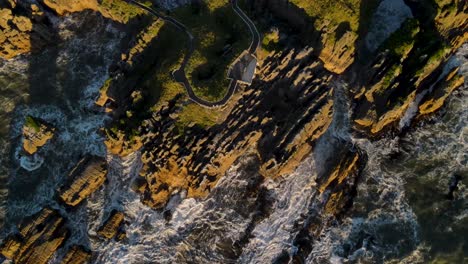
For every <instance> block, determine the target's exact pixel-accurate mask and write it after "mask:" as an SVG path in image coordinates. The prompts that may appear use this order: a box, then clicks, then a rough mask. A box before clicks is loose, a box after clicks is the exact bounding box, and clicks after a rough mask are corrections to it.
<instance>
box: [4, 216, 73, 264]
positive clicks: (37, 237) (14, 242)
mask: <svg viewBox="0 0 468 264" xmlns="http://www.w3.org/2000/svg"><path fill="white" fill-rule="evenodd" d="M18 230H19V233H18V234H14V235H11V236H9V237H7V238H6V239H5V240H4V242H3V245H2V246H1V251H0V252H1V254H2V255H3V256H5V257H6V258H8V259H11V260H12V261H14V263H31V264H42V263H44V264H45V263H48V261H49V259H50V258H51V257H52V255H53V254H54V253H55V252H56V251H57V249H58V248H59V247H61V246H62V245H63V244H64V243H65V241H66V239H67V238H68V234H69V231H68V229H67V228H66V227H65V219H64V218H63V217H62V216H61V215H60V214H59V213H58V212H57V211H55V210H53V209H49V208H44V209H42V210H41V211H40V212H38V213H37V214H35V215H33V216H31V217H30V218H29V219H25V220H24V221H23V222H22V223H21V224H20V225H19V226H18Z"/></svg>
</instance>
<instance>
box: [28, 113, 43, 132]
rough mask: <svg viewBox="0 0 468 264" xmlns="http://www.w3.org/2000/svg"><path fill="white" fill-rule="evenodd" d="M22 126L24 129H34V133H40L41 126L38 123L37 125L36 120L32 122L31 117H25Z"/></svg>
mask: <svg viewBox="0 0 468 264" xmlns="http://www.w3.org/2000/svg"><path fill="white" fill-rule="evenodd" d="M24 125H25V126H26V127H30V128H32V129H34V131H35V132H36V133H37V132H39V131H41V125H40V124H39V123H37V122H36V120H34V118H33V117H31V116H27V117H26V121H25V123H24Z"/></svg>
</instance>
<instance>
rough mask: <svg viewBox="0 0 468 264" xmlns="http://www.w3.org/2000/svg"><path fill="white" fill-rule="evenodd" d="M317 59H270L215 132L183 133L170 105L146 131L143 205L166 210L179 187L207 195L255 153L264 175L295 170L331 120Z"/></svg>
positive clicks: (308, 53) (288, 54) (309, 55)
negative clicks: (236, 164)
mask: <svg viewBox="0 0 468 264" xmlns="http://www.w3.org/2000/svg"><path fill="white" fill-rule="evenodd" d="M315 58H316V57H314V55H313V51H312V50H311V49H306V50H302V51H301V50H299V51H296V50H287V51H285V52H279V53H277V54H274V55H273V56H271V57H269V58H268V59H266V61H265V62H264V65H263V67H262V68H261V69H260V71H259V74H260V75H261V76H262V78H261V81H260V80H258V81H256V82H254V83H253V84H252V86H250V87H247V88H245V90H244V91H243V92H242V95H241V96H240V98H239V101H238V102H237V104H236V105H235V106H234V108H233V109H232V110H231V111H230V114H229V115H228V116H227V118H226V120H224V122H223V123H222V124H220V125H219V126H214V127H211V128H209V129H208V130H205V129H203V128H200V127H197V126H192V127H191V128H189V129H188V131H185V133H184V134H183V135H181V134H180V133H179V132H178V131H177V126H176V125H175V122H176V119H177V112H178V108H177V104H176V103H175V102H173V103H170V104H169V105H167V106H163V107H162V108H161V110H160V111H159V112H158V113H156V114H155V115H154V117H153V118H152V119H151V120H147V122H146V124H147V127H145V128H144V129H143V130H146V131H149V132H148V133H147V134H146V135H144V136H143V140H142V141H143V155H142V160H143V163H144V167H143V170H142V171H141V177H142V178H143V179H144V181H139V182H140V183H139V184H138V186H137V187H136V189H137V190H139V191H141V192H142V195H143V202H144V203H146V204H147V205H149V206H151V207H154V208H161V207H164V206H165V204H166V202H167V201H168V199H169V198H170V197H171V194H172V193H173V192H176V191H180V190H187V191H188V197H204V196H206V195H207V194H208V193H209V191H210V190H211V189H212V188H213V187H214V186H215V185H216V183H217V181H218V180H219V179H220V177H222V176H223V175H224V173H225V172H226V171H227V170H228V169H229V167H230V166H231V165H232V164H233V163H234V162H235V161H236V160H237V159H238V158H239V157H240V156H241V155H244V154H245V153H250V152H253V153H257V155H258V156H259V157H260V160H261V166H260V168H261V170H262V174H263V175H265V176H268V177H276V176H278V175H284V174H287V173H290V172H291V171H292V170H293V169H294V168H295V167H296V166H297V165H298V164H299V163H300V162H301V161H302V160H303V159H304V158H305V157H306V156H307V155H308V154H309V153H310V152H311V150H312V147H313V144H314V141H315V140H316V139H317V138H319V137H320V136H321V135H322V134H323V133H324V132H325V131H326V130H327V128H328V126H329V125H330V123H331V120H332V114H333V99H332V93H333V85H332V84H331V83H330V80H331V74H330V73H329V72H328V71H326V70H325V69H324V68H323V65H322V64H321V63H319V62H317V61H314V60H315ZM298 65H303V67H298ZM175 100H177V99H175Z"/></svg>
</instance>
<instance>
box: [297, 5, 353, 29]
mask: <svg viewBox="0 0 468 264" xmlns="http://www.w3.org/2000/svg"><path fill="white" fill-rule="evenodd" d="M290 2H291V3H293V4H295V5H296V6H298V7H300V8H302V9H304V10H305V12H306V13H307V14H308V15H309V16H311V17H314V18H317V21H316V22H315V24H316V25H315V26H316V27H317V28H322V27H323V24H324V23H326V22H329V23H330V24H331V26H338V25H340V24H341V23H348V24H349V27H350V29H351V30H352V31H354V32H357V30H358V28H359V16H360V14H359V10H360V9H361V6H360V5H361V0H342V1H334V0H321V1H311V0H291V1H290Z"/></svg>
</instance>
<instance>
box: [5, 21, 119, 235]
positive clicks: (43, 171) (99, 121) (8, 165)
mask: <svg viewBox="0 0 468 264" xmlns="http://www.w3.org/2000/svg"><path fill="white" fill-rule="evenodd" d="M52 22H53V23H54V27H55V28H56V30H57V32H56V36H57V37H58V38H60V39H62V42H60V44H58V45H53V46H50V48H48V49H46V50H44V51H43V52H42V53H41V54H37V55H35V56H31V57H19V58H17V59H14V60H9V61H2V62H1V67H0V82H2V84H4V85H2V98H1V100H2V111H1V112H0V120H2V121H1V122H2V131H1V137H0V138H1V142H2V143H3V148H2V152H1V153H0V159H1V165H2V167H1V169H0V172H1V179H2V185H1V191H2V192H1V194H2V197H0V198H1V200H0V202H1V203H0V207H1V210H0V211H1V212H2V214H3V215H2V221H1V222H3V223H4V228H3V229H2V230H3V232H2V233H3V235H5V234H6V233H8V232H9V230H11V229H12V228H14V225H15V224H16V223H18V221H19V220H20V219H21V218H23V217H24V216H26V215H30V214H32V213H34V212H36V211H38V210H39V209H40V208H42V207H43V206H46V205H47V206H52V207H58V205H57V204H56V203H55V202H54V199H52V197H53V195H54V192H55V189H56V188H57V186H58V184H60V183H61V181H62V180H63V179H64V177H66V175H67V171H68V170H69V169H70V168H71V167H72V166H73V165H74V164H75V163H76V162H77V160H79V158H80V156H82V155H84V154H85V153H91V154H95V155H100V156H105V155H106V151H105V146H104V144H103V138H102V136H101V135H100V134H99V131H98V129H99V128H101V127H102V126H103V125H104V122H105V121H106V120H107V119H108V117H107V116H106V115H105V114H104V113H103V112H102V111H101V110H100V109H98V108H96V107H94V101H95V99H96V97H97V95H98V91H99V88H100V87H101V86H102V84H103V83H104V81H105V80H106V79H107V78H108V75H107V69H108V67H109V66H110V63H111V62H112V60H113V59H114V58H115V57H116V56H117V55H118V54H116V50H117V49H116V48H115V47H116V46H117V45H118V44H119V42H120V40H121V39H122V37H123V35H122V33H120V32H119V31H118V30H117V29H116V28H115V27H114V26H113V25H112V24H111V23H109V22H108V21H106V20H104V19H103V18H102V17H100V16H98V15H97V14H94V13H91V12H89V13H88V12H87V13H82V14H80V15H79V16H77V15H69V16H66V17H64V18H62V19H60V20H53V21H52ZM89 24H93V25H95V26H93V27H92V28H90V27H89ZM103 43H105V44H104V45H103ZM26 58H28V60H27V59H26ZM28 115H31V116H33V117H38V118H41V119H43V120H45V121H47V122H48V123H50V124H52V125H53V126H54V127H55V128H56V133H55V136H54V138H53V140H52V141H51V142H50V143H49V144H47V145H46V146H44V147H43V148H42V149H40V151H39V152H37V153H36V154H35V155H33V156H27V155H24V153H23V152H22V146H21V139H22V126H23V123H24V120H25V117H26V116H28ZM3 235H2V236H3Z"/></svg>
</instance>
